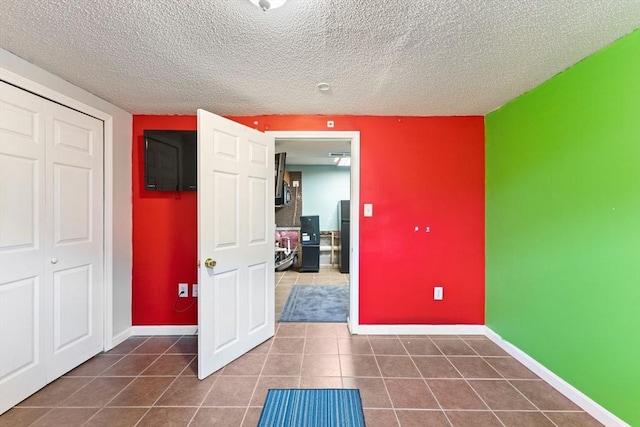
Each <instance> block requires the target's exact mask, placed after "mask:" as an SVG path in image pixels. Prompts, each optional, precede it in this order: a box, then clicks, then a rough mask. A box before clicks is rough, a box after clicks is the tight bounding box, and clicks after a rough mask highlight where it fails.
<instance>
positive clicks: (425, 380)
mask: <svg viewBox="0 0 640 427" xmlns="http://www.w3.org/2000/svg"><path fill="white" fill-rule="evenodd" d="M427 338H428V339H429V341H431V343H432V344H433V345H435V346H436V348H437V349H438V350H440V347H438V346H437V345H436V343H434V342H433V340H432V339H431V338H429V337H427ZM398 339H399V338H398ZM400 344H402V347H403V348H404V350H405V351H406V352H407V354H409V350H407V347H406V346H405V345H404V343H403V342H402V340H401V339H400ZM440 352H442V350H440ZM409 360H411V363H412V364H413V367H414V368H415V369H416V371H417V372H418V374H419V375H420V377H421V379H422V382H423V383H424V385H426V386H427V390H429V393H431V395H432V396H433V399H434V400H435V401H436V404H437V405H438V407H439V408H440V411H441V412H442V414H443V415H444V417H445V419H446V420H447V422H448V423H449V425H450V426H453V423H452V422H451V420H450V419H449V416H448V415H447V413H446V412H445V410H444V408H443V407H442V404H440V401H439V400H438V396H436V394H435V393H434V392H433V390H431V386H430V385H429V383H428V382H427V379H426V378H424V377H423V376H422V372H420V369H418V365H416V362H415V360H413V357H411V354H409Z"/></svg>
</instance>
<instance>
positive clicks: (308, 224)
mask: <svg viewBox="0 0 640 427" xmlns="http://www.w3.org/2000/svg"><path fill="white" fill-rule="evenodd" d="M300 234H301V240H302V242H301V243H302V265H301V266H300V271H302V272H309V271H312V272H318V271H320V217H319V216H318V215H310V216H301V217H300Z"/></svg>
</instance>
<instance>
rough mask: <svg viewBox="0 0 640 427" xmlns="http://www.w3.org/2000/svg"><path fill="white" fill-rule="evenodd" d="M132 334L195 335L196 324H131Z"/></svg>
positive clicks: (196, 330) (196, 332) (196, 331)
mask: <svg viewBox="0 0 640 427" xmlns="http://www.w3.org/2000/svg"><path fill="white" fill-rule="evenodd" d="M131 329H132V330H133V333H132V335H133V336H140V335H144V336H146V335H197V334H198V325H158V326H133V327H131Z"/></svg>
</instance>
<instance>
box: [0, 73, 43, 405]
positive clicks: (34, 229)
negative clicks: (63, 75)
mask: <svg viewBox="0 0 640 427" xmlns="http://www.w3.org/2000/svg"><path fill="white" fill-rule="evenodd" d="M44 106H45V100H44V99H42V98H38V97H37V96H34V95H31V94H29V93H27V92H24V91H22V90H19V89H16V88H14V87H13V86H9V85H8V84H6V83H2V82H0V413H2V412H4V411H6V410H7V409H9V408H11V407H12V406H13V405H15V404H16V403H18V402H19V401H20V400H22V399H24V398H25V397H27V396H29V395H30V394H31V393H33V392H35V391H37V390H38V389H39V388H41V387H43V386H44V385H45V384H46V383H47V375H46V370H45V368H46V366H45V363H44V359H45V339H46V337H45V332H44V329H45V328H46V326H47V321H46V318H45V311H46V310H45V287H46V282H47V279H46V276H45V270H46V267H45V263H44V262H45V255H46V243H45V234H46V223H45V191H44V188H45V121H44V113H43V112H44Z"/></svg>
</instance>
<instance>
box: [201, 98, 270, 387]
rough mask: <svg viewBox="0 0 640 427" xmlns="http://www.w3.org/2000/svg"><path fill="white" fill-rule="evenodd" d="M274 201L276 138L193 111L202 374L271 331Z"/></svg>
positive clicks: (222, 363)
mask: <svg viewBox="0 0 640 427" xmlns="http://www.w3.org/2000/svg"><path fill="white" fill-rule="evenodd" d="M273 200H274V138H273V137H271V136H267V135H265V134H264V133H262V132H258V131H256V130H254V129H250V128H248V127H246V126H242V125H240V124H238V123H235V122H233V121H231V120H227V119H225V118H223V117H219V116H216V115H215V114H211V113H209V112H207V111H204V110H198V258H199V260H200V269H199V293H198V378H200V379H203V378H205V377H207V376H208V375H210V374H212V373H213V372H215V371H217V370H218V369H220V368H222V367H223V366H225V365H226V364H228V363H229V362H231V361H233V360H235V359H236V358H238V357H240V356H242V355H243V354H244V353H246V352H247V351H249V350H251V349H252V348H254V347H255V346H257V345H259V344H260V343H262V342H264V341H266V340H267V339H269V338H270V337H272V336H273V334H274V327H275V303H274V298H275V292H274V283H273V278H274V273H273V268H274V243H273V233H274V227H275V225H274V216H275V213H274V205H273ZM212 262H215V266H213V265H212Z"/></svg>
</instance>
